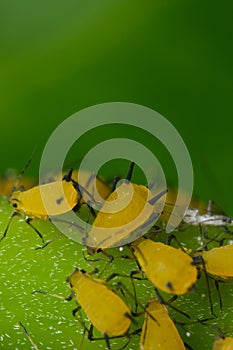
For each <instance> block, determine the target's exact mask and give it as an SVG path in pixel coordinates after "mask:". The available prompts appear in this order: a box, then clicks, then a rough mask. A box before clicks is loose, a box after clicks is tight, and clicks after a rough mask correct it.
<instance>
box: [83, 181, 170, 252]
mask: <svg viewBox="0 0 233 350" xmlns="http://www.w3.org/2000/svg"><path fill="white" fill-rule="evenodd" d="M165 193H166V191H163V192H161V194H159V195H158V199H159V198H160V197H162V196H163V195H164V194H165ZM150 200H153V196H152V193H151V191H150V190H149V189H148V188H147V187H145V186H141V185H136V184H132V183H129V182H123V183H122V184H121V185H120V186H119V187H118V188H117V189H116V190H115V191H114V192H113V193H111V194H110V196H109V197H108V198H107V200H106V202H105V204H104V205H103V207H102V208H101V211H100V212H99V213H98V215H97V217H96V219H95V220H94V222H93V226H92V229H91V230H90V232H89V233H88V237H87V238H86V240H85V242H84V243H85V245H87V246H90V247H96V248H109V247H113V246H118V245H121V244H126V243H129V242H127V240H129V241H132V240H133V239H135V238H136V237H137V236H136V237H135V235H134V233H135V232H136V231H140V227H142V226H143V227H146V225H147V224H148V225H149V224H151V221H150V219H151V218H153V214H154V215H155V212H154V211H155V208H154V206H153V204H154V203H153V204H151V203H150ZM159 214H160V212H159V209H158V212H157V213H156V215H157V217H158V216H159ZM157 217H156V218H157ZM154 221H155V216H154ZM139 235H141V234H140V233H139Z"/></svg>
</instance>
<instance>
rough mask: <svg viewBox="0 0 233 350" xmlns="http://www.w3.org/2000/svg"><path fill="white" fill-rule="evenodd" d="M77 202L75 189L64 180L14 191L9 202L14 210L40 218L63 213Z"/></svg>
mask: <svg viewBox="0 0 233 350" xmlns="http://www.w3.org/2000/svg"><path fill="white" fill-rule="evenodd" d="M44 201H45V203H46V206H45V205H44ZM77 203H78V193H77V190H76V189H75V188H74V186H73V184H72V183H71V182H67V181H65V180H63V181H55V182H51V183H48V184H44V185H40V186H35V187H32V188H31V189H29V190H27V191H23V192H21V191H15V192H13V194H12V197H11V198H10V204H11V205H12V207H13V208H14V209H15V210H17V211H19V212H21V213H24V214H25V215H28V216H33V217H37V218H40V219H47V218H48V216H56V215H60V214H64V213H66V212H67V211H70V210H72V209H73V208H74V207H75V206H76V204H77Z"/></svg>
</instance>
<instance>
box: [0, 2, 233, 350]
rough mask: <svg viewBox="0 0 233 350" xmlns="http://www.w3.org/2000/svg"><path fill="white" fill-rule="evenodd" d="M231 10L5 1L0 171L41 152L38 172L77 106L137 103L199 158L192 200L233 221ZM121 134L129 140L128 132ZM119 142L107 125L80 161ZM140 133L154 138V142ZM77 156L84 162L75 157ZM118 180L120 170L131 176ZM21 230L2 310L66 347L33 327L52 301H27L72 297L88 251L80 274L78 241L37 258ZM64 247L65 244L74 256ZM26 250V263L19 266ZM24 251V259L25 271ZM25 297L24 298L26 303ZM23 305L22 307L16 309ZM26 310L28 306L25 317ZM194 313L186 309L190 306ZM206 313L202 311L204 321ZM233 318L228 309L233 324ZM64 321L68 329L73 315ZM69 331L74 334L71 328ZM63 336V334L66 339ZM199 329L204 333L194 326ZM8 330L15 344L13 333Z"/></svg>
mask: <svg viewBox="0 0 233 350" xmlns="http://www.w3.org/2000/svg"><path fill="white" fill-rule="evenodd" d="M232 13H233V2H231V1H229V0H223V1H221V2H219V1H216V0H213V1H198V0H195V1H194V0H190V1H184V0H176V1H174V0H170V1H162V0H157V1H155V0H153V1H152V0H151V1H150V0H144V1H129V0H124V1H122V0H118V1H113V0H108V1H107V0H98V1H96V0H92V1H78V0H75V1H72V0H70V1H66V2H64V1H49V2H47V1H43V0H42V1H39V2H36V1H28V0H27V1H26V0H22V1H15V0H13V1H11V2H8V1H5V0H3V1H1V2H0V42H1V46H0V47H1V55H0V70H1V71H0V77H1V80H0V82H1V84H0V89H1V99H0V118H1V121H0V125H1V137H0V149H1V162H0V174H1V175H2V174H4V173H5V171H6V169H8V168H15V169H17V170H20V169H22V167H23V166H24V164H25V163H26V161H27V160H28V158H29V157H30V154H31V153H32V151H33V149H34V148H35V146H38V148H37V152H36V154H35V156H34V158H33V162H32V164H31V166H30V167H29V169H28V170H27V175H33V176H37V175H38V168H39V161H40V157H41V153H42V151H43V147H44V145H45V144H46V141H47V139H48V138H49V136H50V135H51V133H52V132H53V130H54V129H55V128H56V127H57V126H58V125H59V124H60V123H61V122H62V121H63V120H65V119H66V118H67V117H68V116H70V115H71V114H73V113H75V112H77V111H79V110H80V109H82V108H85V107H88V106H91V105H94V104H99V103H103V102H112V101H125V102H132V103H138V104H141V105H145V106H148V107H150V108H152V109H154V110H156V111H158V112H159V113H161V114H162V115H163V116H165V117H166V118H167V119H168V120H170V121H171V123H172V124H173V125H174V126H175V127H176V129H177V130H178V131H179V133H180V134H181V136H182V138H183V139H184V141H185V143H186V144H187V147H188V149H189V151H190V154H191V158H192V161H193V166H194V176H195V189H194V193H195V194H196V195H197V196H198V197H200V198H201V199H202V200H208V199H210V198H211V199H214V200H216V201H217V203H219V205H220V206H221V207H222V208H223V210H225V211H226V212H227V213H229V215H230V214H231V215H233V203H232V198H231V188H230V186H231V181H232V177H231V176H232V170H233V163H232V154H231V153H232V125H233V121H232V120H233V119H232V112H233V104H232V99H233V96H232V85H233V68H232V62H233V46H232V34H233V26H232ZM119 131H120V134H121V135H122V136H127V128H123V129H120V130H118V132H119ZM111 135H112V134H111V132H110V130H108V132H106V130H102V133H100V135H99V134H98V135H97V134H96V135H95V132H92V133H91V138H89V140H88V139H87V140H84V141H83V144H82V146H83V147H80V148H79V150H80V152H79V155H78V157H79V158H81V156H82V155H83V154H85V152H86V149H88V147H91V146H93V144H95V141H101V137H106V136H111ZM118 136H119V135H118ZM142 137H143V139H144V141H145V143H146V141H147V136H146V135H143V136H142ZM168 137H169V135H168ZM156 147H157V146H156ZM154 151H155V153H156V155H158V157H159V158H160V160H161V163H162V165H163V168H164V171H165V173H166V175H167V178H168V180H169V181H170V182H171V183H172V182H174V183H175V180H174V179H173V173H174V171H171V172H170V170H171V169H172V165H171V164H170V163H171V160H170V159H169V156H168V155H167V154H166V152H165V151H164V150H163V149H160V147H159V146H158V149H157V148H155V149H154ZM157 153H158V154H157ZM71 160H72V158H71ZM73 160H74V161H76V160H77V159H75V157H74V155H73ZM124 169H125V168H124ZM173 170H174V169H173ZM109 171H110V170H109ZM122 173H123V175H124V174H125V170H122ZM25 176H26V175H25ZM4 205H6V201H5V202H4ZM10 213H11V209H10V207H9V208H8V209H7V211H6V212H5V213H4V214H5V218H4V220H1V221H2V222H1V232H3V230H4V229H5V226H6V223H7V222H8V217H9V215H10ZM15 225H16V224H15ZM41 225H42V224H41ZM15 227H17V226H15ZM42 228H43V225H42ZM22 231H23V232H21V233H22V234H23V236H19V235H17V234H15V230H14V226H13V228H12V229H11V230H10V232H9V240H8V241H7V239H6V240H5V241H4V244H6V246H3V248H2V249H1V252H0V253H1V254H0V255H1V257H2V261H3V263H2V265H1V266H3V264H4V266H5V272H6V273H5V274H4V273H3V272H4V271H3V272H2V274H3V275H4V276H5V280H7V281H8V282H7V283H5V284H4V290H3V294H4V296H8V293H9V298H8V299H7V300H5V302H6V305H5V310H6V312H7V313H8V314H9V315H8V316H9V317H8V318H9V319H10V322H11V323H12V324H14V325H15V324H16V323H17V322H18V321H19V320H22V321H25V322H27V321H28V322H29V321H30V322H31V324H30V327H29V330H30V332H31V333H32V334H37V336H36V337H35V341H36V340H37V341H38V338H39V336H38V334H40V333H39V332H41V335H40V336H41V337H42V339H43V338H44V336H45V334H46V335H51V336H54V337H55V338H53V340H56V339H57V340H58V341H60V340H59V339H60V338H56V336H55V334H57V333H56V332H57V330H56V329H55V331H54V333H53V331H52V330H51V329H49V330H48V329H47V328H46V326H47V325H46V323H44V326H43V319H42V321H41V323H38V322H37V323H35V324H34V323H32V320H34V319H36V317H37V318H38V319H39V321H40V318H41V317H42V316H43V315H44V313H45V311H46V308H47V302H45V299H42V302H41V303H42V306H43V305H44V308H45V310H42V311H41V308H42V306H41V305H39V304H37V302H36V301H35V300H41V298H39V297H38V298H37V299H35V298H34V299H33V298H32V297H29V296H28V295H29V294H30V293H31V290H33V289H34V288H39V287H40V288H45V289H46V290H56V289H55V288H57V291H58V292H59V293H61V292H63V293H64V294H66V293H67V286H66V283H65V277H66V276H67V275H68V274H69V273H71V271H72V269H73V267H74V265H75V264H77V261H78V262H79V260H78V258H77V255H80V257H79V259H80V262H79V263H78V265H79V266H81V267H83V265H82V264H83V262H82V261H83V259H82V256H81V252H80V251H78V249H77V248H76V246H75V245H73V248H71V247H70V245H71V244H72V242H68V243H67V248H64V240H65V237H63V238H62V240H63V241H61V243H59V242H58V243H55V244H54V245H51V246H52V247H51V249H50V250H49V251H46V250H45V251H42V253H41V251H39V253H38V254H37V256H35V254H36V253H35V251H34V250H33V248H34V247H35V245H36V243H35V236H34V234H33V233H31V232H30V229H29V230H28V229H27V228H26V226H25V227H24V226H23V227H22ZM21 233H20V232H19V234H21ZM30 233H31V234H30ZM196 234H199V233H197V232H196ZM50 235H52V233H51V232H50ZM26 236H28V238H27V239H28V241H27V239H26V238H25V237H26ZM46 237H47V238H48V236H47V233H46ZM7 238H8V237H7ZM191 239H192V240H193V236H191ZM65 242H66V241H65ZM190 245H191V242H190ZM61 247H62V250H61V252H62V253H60V250H59V249H61ZM65 247H66V246H65ZM17 249H18V252H17ZM29 249H31V250H30V254H29V252H28V251H29ZM64 249H67V251H65V253H66V255H65V254H64ZM37 252H38V251H37ZM56 253H57V255H56ZM79 253H80V254H79ZM18 254H19V256H22V258H21V261H20V257H18ZM62 254H64V255H65V258H64V259H63V258H61V257H62ZM75 254H76V255H75ZM69 255H71V258H70V260H69V261H68V260H67V256H69ZM24 256H25V257H27V260H28V262H27V264H26V266H28V270H27V268H26V267H25V261H24V260H23V259H24ZM41 256H42V258H41ZM16 257H17V259H18V260H19V261H20V262H17V263H16V264H18V268H19V269H21V268H22V269H23V270H22V271H23V274H22V275H21V272H22V271H21V270H20V271H21V272H20V273H19V275H18V274H17V281H15V283H13V282H12V281H14V280H15V265H14V264H15V261H18V260H17V259H16ZM37 258H38V261H39V262H40V263H37ZM41 259H45V261H44V262H43V261H41ZM54 259H55V261H56V262H57V261H59V259H61V262H60V264H61V263H62V264H63V263H64V264H66V265H65V267H63V266H62V267H61V265H59V264H58V266H59V268H58V267H57V265H56V263H53V261H54ZM48 262H49V263H48ZM53 264H54V266H53ZM41 266H42V267H41ZM53 268H54V269H55V270H56V269H57V270H58V271H57V272H56V273H55V276H57V277H56V278H51V279H50V280H48V281H47V279H46V281H45V276H48V275H49V273H50V271H53V270H52V269H53ZM31 269H32V271H31ZM46 269H47V270H46ZM40 270H41V271H42V273H41V275H40V273H39V272H40ZM9 271H10V272H9ZM25 271H26V272H25ZM28 271H29V272H28ZM27 272H28V276H26V277H25V274H26V273H27ZM51 274H52V272H51ZM51 274H50V275H51ZM56 274H57V275H56ZM32 276H34V277H35V278H34V277H33V278H32ZM53 277H54V276H53ZM24 278H25V281H24ZM46 278H47V277H46ZM19 281H20V282H19ZM28 281H31V284H30V283H29V282H28ZM16 282H17V283H16ZM47 282H48V284H46V283H47ZM43 283H44V284H43ZM62 283H63V284H62ZM19 285H20V288H21V289H20V290H19ZM61 285H62V287H61ZM25 286H27V293H26V292H24V289H25ZM201 286H202V287H203V286H204V282H203V283H202V285H201ZM53 288H54V289H53ZM61 288H62V289H61ZM223 288H226V293H225V295H227V294H228V296H229V299H228V300H227V299H224V301H225V309H224V310H228V309H229V310H230V309H232V307H231V300H232V288H231V289H230V291H229V289H228V288H229V286H226V287H225V286H224V287H222V289H223ZM203 290H204V291H205V289H204V287H203ZM199 291H200V290H199ZM24 294H25V295H24ZM18 298H25V300H24V299H22V300H23V302H22V303H21V304H20V303H19V301H18ZM187 298H189V296H188V297H187ZM224 298H226V296H224ZM181 300H182V299H181ZM30 303H31V304H30ZM43 303H44V304H43ZM50 303H52V301H51V302H50ZM18 305H21V306H20V310H18V309H17V308H19V306H18ZM25 305H31V306H27V307H29V309H27V310H26V311H25ZM56 305H57V304H56ZM216 305H218V302H216ZM216 305H215V306H216ZM30 307H31V309H30ZM33 307H34V311H31V310H33ZM56 307H57V306H56ZM59 307H60V306H59ZM59 307H58V311H57V313H58V316H56V317H57V318H56V317H55V314H54V312H51V315H50V316H48V317H47V318H48V319H49V320H50V318H55V319H56V320H57V321H58V322H59V320H60V319H59V317H60V314H62V313H60V311H59V310H60V309H59ZM184 307H185V306H184ZM186 307H187V310H189V308H190V306H189V304H188V303H187V304H186ZM64 308H65V309H66V306H64ZM205 309H206V307H205ZM15 310H16V311H15ZM35 310H36V311H35ZM37 310H38V312H37ZM71 310H72V306H70V307H69V309H66V311H67V320H69V319H70V322H73V327H74V329H76V323H75V322H74V321H73V319H72V317H71V316H70V314H71ZM199 311H200V310H199ZM24 314H25V315H24ZM12 315H16V316H12ZM27 315H28V316H27ZM41 315H42V316H41ZM204 315H205V314H202V313H201V312H200V317H201V316H204ZM195 316H197V315H196V314H195ZM27 317H28V319H27ZM43 317H44V316H43ZM230 318H231V314H229V320H227V322H228V323H229V322H230ZM4 320H5V318H4ZM37 321H38V320H37ZM3 322H5V321H3ZM62 322H63V323H64V324H65V325H67V324H68V323H67V322H68V321H66V320H65V319H64V320H62ZM48 323H49V322H48ZM36 327H37V328H36ZM59 327H60V326H59ZM66 327H67V332H68V331H69V329H68V328H69V326H66ZM223 328H224V325H223ZM212 333H214V332H213V331H212ZM18 334H19V335H18V336H19V339H18V340H17V342H18V344H22V343H20V342H22V340H21V338H22V330H19V331H18ZM64 334H65V337H66V338H67V333H64ZM195 334H198V333H197V332H196V331H195V333H194V335H195ZM203 334H204V332H203ZM10 335H11V337H12V338H14V337H15V330H13V328H12V329H11V333H10ZM215 335H216V334H215V333H214V334H213V335H212V338H211V340H210V341H211V342H212V339H213V337H214V336H215ZM203 336H204V335H203ZM195 337H196V336H194V338H195ZM75 339H76V338H75ZM195 340H196V341H197V342H198V341H201V342H202V344H203V346H204V342H205V339H200V340H199V339H194V340H191V344H192V342H193V344H194V345H193V346H194V348H195ZM25 342H26V343H27V340H25ZM27 346H28V347H29V344H27ZM70 346H72V344H71V345H70ZM91 346H93V348H94V347H95V346H96V345H95V344H94V345H90V347H91ZM206 346H208V345H206ZM25 348H26V347H25ZM209 348H210V345H209Z"/></svg>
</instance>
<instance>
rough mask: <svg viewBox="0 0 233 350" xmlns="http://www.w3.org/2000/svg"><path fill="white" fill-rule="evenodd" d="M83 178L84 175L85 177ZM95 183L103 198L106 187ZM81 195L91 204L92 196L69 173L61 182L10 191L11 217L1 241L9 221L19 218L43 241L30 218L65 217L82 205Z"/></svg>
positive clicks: (70, 172) (71, 172) (71, 171)
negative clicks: (21, 217) (15, 217)
mask: <svg viewBox="0 0 233 350" xmlns="http://www.w3.org/2000/svg"><path fill="white" fill-rule="evenodd" d="M76 175H77V173H76ZM89 175H90V176H89V183H88V184H89V186H91V184H90V183H91V179H92V181H93V177H92V176H91V174H89ZM85 176H87V175H86V174H85ZM85 178H86V177H85ZM86 180H87V178H86ZM87 181H88V180H87ZM98 183H99V187H98V186H97V188H98V189H99V191H100V192H101V191H103V192H102V194H101V195H102V196H104V195H107V194H106V191H107V185H106V187H105V186H104V183H102V182H101V181H99V182H98ZM84 192H85V195H86V196H87V197H88V200H89V201H90V202H91V201H95V200H94V198H93V196H92V195H91V194H90V193H89V192H88V191H87V190H86V189H85V188H84V187H83V186H82V185H81V184H79V183H77V182H76V181H75V180H74V179H73V170H72V169H71V170H70V171H69V172H68V173H67V174H66V175H64V177H63V179H62V180H56V181H52V182H48V183H45V184H41V185H39V186H35V187H32V188H31V189H29V190H27V191H13V192H12V196H11V198H10V200H9V202H10V204H11V205H12V207H13V208H14V212H13V213H12V215H11V218H10V221H9V223H8V225H7V228H6V230H5V232H4V234H3V236H2V238H1V240H2V239H3V238H4V237H5V236H6V234H7V231H8V228H9V225H10V222H11V220H12V218H13V217H14V216H16V215H19V216H23V217H25V218H26V222H27V223H28V224H29V225H30V226H31V227H32V228H33V229H34V230H35V231H36V233H37V234H38V235H39V236H40V238H41V239H42V241H43V237H42V235H41V234H40V232H39V231H38V230H37V229H36V228H35V227H34V226H32V224H30V222H31V221H32V220H33V219H34V218H39V219H44V220H47V219H51V218H53V217H56V216H59V215H62V214H64V213H67V212H69V211H71V210H72V209H77V208H79V206H80V205H81V204H83V203H84V202H83V198H82V195H83V193H84ZM46 245H47V244H46Z"/></svg>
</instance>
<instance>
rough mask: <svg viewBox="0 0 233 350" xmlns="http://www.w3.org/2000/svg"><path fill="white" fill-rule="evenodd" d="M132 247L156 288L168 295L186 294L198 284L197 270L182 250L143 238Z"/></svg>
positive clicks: (131, 245) (132, 244)
mask: <svg viewBox="0 0 233 350" xmlns="http://www.w3.org/2000/svg"><path fill="white" fill-rule="evenodd" d="M130 247H131V248H132V251H133V254H134V256H135V258H136V259H137V261H138V263H139V265H140V267H141V269H142V270H143V271H144V272H145V274H146V275H147V277H148V279H149V280H150V281H151V282H152V283H153V284H154V286H155V287H156V288H159V289H161V290H163V291H164V292H167V293H174V294H184V293H187V292H188V291H190V290H191V289H192V287H193V286H194V284H195V283H196V280H197V269H196V267H195V266H194V265H192V262H193V260H192V258H191V257H190V256H189V255H188V254H186V253H184V252H183V251H182V250H180V249H177V248H174V247H171V246H169V245H166V244H163V243H161V242H154V241H152V240H150V239H146V238H143V237H141V238H139V239H138V240H136V241H134V242H133V243H131V244H130Z"/></svg>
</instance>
